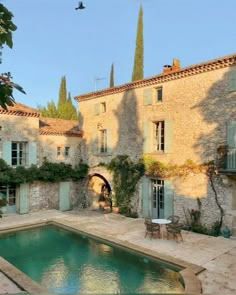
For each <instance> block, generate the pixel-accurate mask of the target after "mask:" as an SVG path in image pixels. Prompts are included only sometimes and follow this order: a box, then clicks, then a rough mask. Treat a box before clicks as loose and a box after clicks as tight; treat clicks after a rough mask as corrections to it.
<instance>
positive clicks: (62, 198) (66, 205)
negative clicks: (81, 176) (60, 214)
mask: <svg viewBox="0 0 236 295" xmlns="http://www.w3.org/2000/svg"><path fill="white" fill-rule="evenodd" d="M69 209H70V182H68V181H67V182H60V187H59V210H61V211H66V210H69Z"/></svg>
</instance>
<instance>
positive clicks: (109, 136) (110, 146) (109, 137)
mask: <svg viewBox="0 0 236 295" xmlns="http://www.w3.org/2000/svg"><path fill="white" fill-rule="evenodd" d="M111 141H112V134H111V129H107V153H108V154H109V155H111V154H112V142H111Z"/></svg>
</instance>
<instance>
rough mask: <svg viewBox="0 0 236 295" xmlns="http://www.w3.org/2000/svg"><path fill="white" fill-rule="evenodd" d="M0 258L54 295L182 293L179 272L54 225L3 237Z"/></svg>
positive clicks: (171, 267)
mask: <svg viewBox="0 0 236 295" xmlns="http://www.w3.org/2000/svg"><path fill="white" fill-rule="evenodd" d="M0 253H1V254H0V255H1V256H2V257H4V258H5V259H6V260H8V261H9V262H10V263H12V264H13V265H14V266H16V267H17V268H19V269H20V270H21V271H23V272H24V273H26V274H27V275H28V276H29V277H31V278H32V279H33V280H35V281H36V282H38V283H40V284H41V285H44V286H45V287H46V288H47V289H48V290H49V291H50V292H51V293H64V294H65V293H67V294H72V293H103V294H105V293H107V294H108V293H109V294H112V293H181V292H184V288H183V285H182V284H181V282H180V280H181V276H180V274H179V273H178V271H179V270H180V268H178V267H176V266H172V265H170V264H166V263H163V262H160V261H158V260H156V259H153V258H151V257H148V256H144V255H141V254H139V253H136V252H134V251H130V250H126V249H125V248H123V247H117V246H115V245H113V244H111V243H107V242H104V241H102V240H97V239H93V238H91V237H88V236H86V235H83V234H78V233H75V232H71V231H68V230H66V229H63V228H60V227H58V226H55V225H47V226H42V227H37V228H33V229H27V230H22V231H18V232H11V233H7V234H3V235H1V236H0Z"/></svg>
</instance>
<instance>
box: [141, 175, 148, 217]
mask: <svg viewBox="0 0 236 295" xmlns="http://www.w3.org/2000/svg"><path fill="white" fill-rule="evenodd" d="M142 215H143V217H147V216H150V212H149V180H148V178H147V177H146V176H143V178H142Z"/></svg>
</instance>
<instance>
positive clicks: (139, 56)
mask: <svg viewBox="0 0 236 295" xmlns="http://www.w3.org/2000/svg"><path fill="white" fill-rule="evenodd" d="M139 79H143V8H142V5H141V6H140V9H139V16H138V24H137V35H136V48H135V56H134V65H133V73H132V81H136V80H139Z"/></svg>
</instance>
